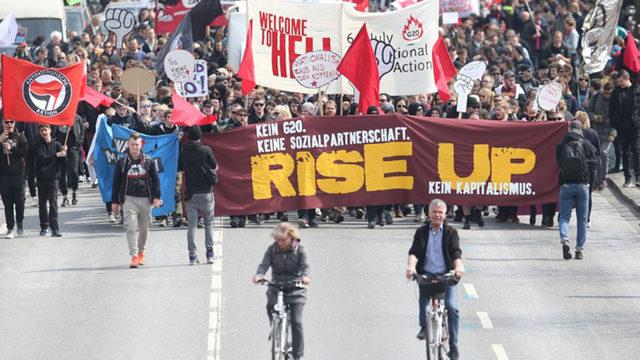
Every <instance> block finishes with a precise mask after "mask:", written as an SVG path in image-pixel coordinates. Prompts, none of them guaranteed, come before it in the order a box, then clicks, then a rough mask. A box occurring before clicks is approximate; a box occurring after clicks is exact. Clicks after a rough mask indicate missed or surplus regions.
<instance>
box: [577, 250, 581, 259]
mask: <svg viewBox="0 0 640 360" xmlns="http://www.w3.org/2000/svg"><path fill="white" fill-rule="evenodd" d="M576 260H582V250H576Z"/></svg>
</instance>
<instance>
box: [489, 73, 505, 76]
mask: <svg viewBox="0 0 640 360" xmlns="http://www.w3.org/2000/svg"><path fill="white" fill-rule="evenodd" d="M500 75H502V73H491V76H500Z"/></svg>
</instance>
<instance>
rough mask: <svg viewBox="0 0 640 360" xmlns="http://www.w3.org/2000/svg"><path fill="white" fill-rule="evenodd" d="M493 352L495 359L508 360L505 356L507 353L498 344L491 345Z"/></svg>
mask: <svg viewBox="0 0 640 360" xmlns="http://www.w3.org/2000/svg"><path fill="white" fill-rule="evenodd" d="M491 347H492V348H493V352H494V353H495V354H496V358H497V359H498V360H509V357H508V356H507V352H506V351H505V350H504V347H502V345H500V344H492V345H491Z"/></svg>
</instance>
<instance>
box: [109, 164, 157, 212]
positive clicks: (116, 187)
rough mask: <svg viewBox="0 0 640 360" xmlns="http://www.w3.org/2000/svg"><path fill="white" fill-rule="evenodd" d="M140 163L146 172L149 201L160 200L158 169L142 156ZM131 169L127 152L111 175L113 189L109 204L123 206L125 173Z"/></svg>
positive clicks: (125, 187)
mask: <svg viewBox="0 0 640 360" xmlns="http://www.w3.org/2000/svg"><path fill="white" fill-rule="evenodd" d="M140 156H142V163H143V164H144V168H145V170H146V171H147V186H148V187H149V192H150V194H149V199H150V200H152V199H160V178H159V177H158V169H157V168H156V163H155V162H154V161H153V160H151V159H150V158H148V157H146V156H145V155H144V154H141V155H140ZM130 168H131V157H130V156H129V152H127V153H126V155H125V156H124V157H121V158H120V159H118V161H117V162H116V171H115V173H114V174H113V189H112V191H111V202H112V203H114V204H123V203H124V198H125V195H126V193H127V173H128V172H129V169H130Z"/></svg>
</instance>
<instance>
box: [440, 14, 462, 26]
mask: <svg viewBox="0 0 640 360" xmlns="http://www.w3.org/2000/svg"><path fill="white" fill-rule="evenodd" d="M458 18H459V17H458V13H457V12H455V11H454V12H445V13H442V24H443V25H450V24H457V23H458Z"/></svg>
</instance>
